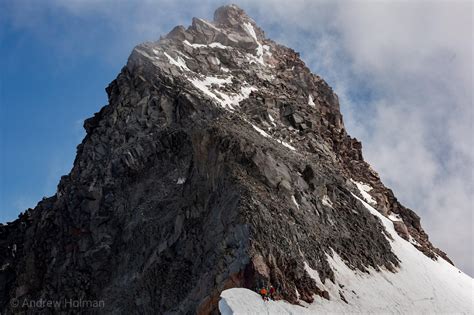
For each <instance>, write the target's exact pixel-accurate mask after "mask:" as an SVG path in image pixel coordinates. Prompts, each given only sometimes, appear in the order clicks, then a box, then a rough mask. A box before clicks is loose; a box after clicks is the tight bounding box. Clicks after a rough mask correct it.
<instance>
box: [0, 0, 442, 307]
mask: <svg viewBox="0 0 474 315" xmlns="http://www.w3.org/2000/svg"><path fill="white" fill-rule="evenodd" d="M107 93H108V97H109V104H108V105H107V106H105V107H103V108H102V109H101V110H100V111H99V112H98V113H96V114H95V115H94V117H92V118H89V119H87V120H86V121H85V123H84V128H85V129H86V131H87V135H86V137H85V138H84V140H83V141H82V143H81V144H80V145H79V146H78V149H77V156H76V160H75V162H74V167H73V169H72V171H71V173H70V174H68V175H66V176H63V177H62V178H61V181H60V183H59V185H58V191H57V193H56V194H55V195H54V196H52V197H50V198H47V199H44V200H42V201H41V202H39V203H38V206H37V207H35V208H34V209H28V210H27V211H26V212H25V213H24V214H22V215H21V216H20V218H19V219H18V220H16V221H15V222H13V223H11V224H9V225H6V226H0V253H1V257H2V261H1V262H0V265H1V266H3V267H2V269H1V270H0V272H1V274H0V276H1V277H0V297H1V298H2V300H0V302H1V303H0V306H1V308H2V309H7V310H11V308H10V306H9V305H10V304H9V303H8V301H10V300H11V299H13V298H15V299H17V298H23V299H24V298H28V299H35V298H39V297H44V296H47V297H54V298H57V299H65V298H78V297H82V298H92V297H94V298H102V299H106V303H105V305H106V310H105V311H107V312H109V313H117V312H118V313H129V312H140V313H181V314H194V313H202V314H208V313H212V312H216V310H217V304H218V300H219V295H220V293H221V292H222V290H224V289H226V288H230V287H236V286H237V287H246V288H252V289H254V288H255V287H256V286H260V285H262V284H264V283H271V284H272V285H273V286H275V287H276V288H278V292H279V295H278V298H279V299H285V300H287V301H289V302H291V303H300V302H301V301H305V302H308V303H309V302H311V301H313V300H314V298H315V297H321V298H323V299H326V300H333V299H345V298H344V296H349V294H352V293H351V292H349V291H348V290H344V289H343V284H342V283H341V284H340V285H341V287H340V291H336V292H339V293H337V294H336V295H334V294H333V293H329V291H328V290H327V289H326V287H325V286H324V283H327V282H329V281H332V282H334V283H335V281H336V275H335V272H334V270H333V268H332V267H331V266H332V265H331V264H330V261H332V260H331V259H332V258H334V257H339V258H340V260H341V261H342V262H343V264H346V265H347V266H349V267H348V268H349V269H350V270H357V271H361V272H366V271H367V270H369V269H370V270H380V269H384V270H388V271H390V272H392V271H396V269H397V268H398V266H399V264H400V259H399V258H398V257H397V255H396V254H395V253H394V252H393V251H392V248H391V245H390V244H391V241H390V238H392V239H393V237H392V236H391V235H390V233H388V232H387V231H386V229H385V227H384V225H383V224H382V222H384V221H382V219H383V220H390V222H393V226H394V229H395V230H396V233H397V235H399V236H400V237H402V238H403V239H405V240H406V241H404V242H407V244H409V246H410V247H413V248H416V251H417V252H422V253H423V254H424V255H426V256H428V257H430V258H432V259H434V260H436V259H439V257H444V258H445V259H447V257H446V255H445V254H444V253H443V252H442V251H440V250H439V249H437V248H435V247H433V246H432V244H431V243H430V242H429V240H428V236H427V235H426V233H425V232H424V231H423V229H422V227H421V224H420V219H419V217H418V216H417V215H416V214H415V213H414V212H413V211H411V210H410V209H407V208H406V207H404V206H402V205H401V204H400V203H399V202H398V201H397V199H396V198H395V196H394V195H393V193H392V191H391V190H389V189H388V188H386V187H385V186H384V185H383V183H382V182H381V181H380V178H379V177H378V175H377V173H376V172H375V171H373V170H372V169H371V168H370V166H369V165H368V164H367V163H366V162H365V161H364V159H363V156H362V146H361V143H360V142H359V141H357V140H356V139H353V138H351V137H350V136H349V135H348V134H347V132H346V130H345V128H344V124H343V119H342V115H341V112H340V110H339V100H338V97H337V95H336V94H335V93H334V91H333V90H332V89H331V87H330V86H329V85H328V84H327V83H326V82H325V81H324V80H323V79H322V78H320V77H319V76H318V75H315V74H313V73H311V71H310V69H309V68H308V67H307V66H306V65H305V63H304V62H303V61H302V60H301V59H300V56H299V54H298V53H297V52H295V51H294V50H292V49H290V48H287V47H285V46H282V45H280V44H278V43H276V42H274V41H272V40H271V39H268V38H265V36H264V34H263V31H261V30H260V28H258V27H257V25H256V24H255V23H254V22H253V20H251V19H250V18H249V17H248V16H247V15H246V14H245V12H244V11H243V10H241V9H240V8H238V7H237V6H235V5H229V6H224V7H221V8H219V9H217V10H216V12H215V15H214V21H213V22H209V21H206V20H203V19H199V18H194V19H193V21H192V24H191V25H190V26H189V27H184V26H177V27H175V28H174V29H173V30H172V31H171V32H170V33H169V34H168V35H166V36H165V37H164V38H162V39H160V40H158V41H154V42H147V43H143V44H140V45H138V46H137V47H135V48H134V50H133V51H132V54H131V55H130V57H129V59H128V62H127V64H126V66H125V67H124V68H123V69H122V71H121V73H120V74H119V75H118V77H117V78H116V79H115V80H114V81H113V82H112V83H111V84H110V85H109V86H108V87H107ZM367 207H376V208H377V210H375V209H374V210H373V211H372V210H371V211H372V212H370V211H368V210H367V209H368V208H367ZM370 209H372V208H370ZM374 213H375V214H374ZM381 218H382V219H381ZM387 235H388V236H387ZM397 237H398V236H397ZM12 248H15V251H14V252H13V251H12ZM311 270H312V271H311ZM338 290H339V289H338ZM330 294H331V295H330ZM339 294H340V296H339ZM15 311H17V310H15Z"/></svg>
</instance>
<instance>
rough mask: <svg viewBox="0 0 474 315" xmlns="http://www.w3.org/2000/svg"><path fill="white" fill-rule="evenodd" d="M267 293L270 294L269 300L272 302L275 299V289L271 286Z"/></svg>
mask: <svg viewBox="0 0 474 315" xmlns="http://www.w3.org/2000/svg"><path fill="white" fill-rule="evenodd" d="M268 293H269V294H270V298H271V299H272V300H274V299H275V288H274V287H273V286H272V285H271V286H270V290H268Z"/></svg>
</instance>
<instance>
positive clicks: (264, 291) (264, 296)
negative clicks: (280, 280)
mask: <svg viewBox="0 0 474 315" xmlns="http://www.w3.org/2000/svg"><path fill="white" fill-rule="evenodd" d="M259 293H260V295H261V296H262V299H263V300H264V301H267V300H268V291H267V289H266V288H265V287H263V288H261V289H260V291H259Z"/></svg>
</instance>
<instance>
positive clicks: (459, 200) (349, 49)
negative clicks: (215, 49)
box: [0, 0, 474, 274]
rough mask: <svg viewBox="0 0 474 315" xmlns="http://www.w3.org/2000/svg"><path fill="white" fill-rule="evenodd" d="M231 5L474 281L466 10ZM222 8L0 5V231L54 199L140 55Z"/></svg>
mask: <svg viewBox="0 0 474 315" xmlns="http://www.w3.org/2000/svg"><path fill="white" fill-rule="evenodd" d="M234 2H236V3H237V4H238V5H239V6H241V7H242V8H244V9H245V10H246V11H247V13H248V14H249V15H250V16H252V17H254V19H255V20H256V21H257V24H259V25H260V26H262V28H263V29H264V30H265V31H266V34H267V36H268V37H271V38H272V39H274V40H276V41H279V42H281V43H283V44H286V45H288V46H290V47H292V48H294V49H295V50H297V51H299V52H301V55H302V58H303V60H304V61H305V62H306V63H307V64H308V66H309V67H310V68H311V69H312V70H313V72H315V73H318V74H320V75H322V76H323V77H324V78H325V79H326V80H327V81H328V82H329V83H330V85H331V86H333V88H334V89H335V91H336V92H337V93H338V95H339V98H340V101H341V110H342V112H343V115H344V120H345V124H346V127H347V129H348V131H349V133H350V134H351V135H353V136H355V137H357V138H358V139H360V140H362V143H363V150H364V157H365V158H366V160H368V161H369V162H370V163H371V165H372V166H373V167H374V169H375V170H377V171H378V172H379V174H380V175H381V177H382V179H383V181H384V183H385V184H386V185H387V186H389V187H390V188H392V189H393V190H394V192H395V194H396V195H397V197H398V198H399V199H400V200H401V201H402V202H403V203H404V204H405V205H407V206H409V207H411V208H412V209H414V210H415V211H416V212H417V213H418V214H419V215H420V216H421V218H422V225H423V226H424V227H425V229H426V230H427V232H428V233H429V235H430V238H431V240H432V241H433V242H434V243H435V245H437V246H439V247H441V248H442V249H443V250H446V251H447V252H448V254H449V255H450V256H451V257H452V258H453V259H454V261H455V262H456V263H458V264H459V266H461V268H462V269H464V270H466V271H468V272H470V273H471V274H472V273H473V266H472V265H473V261H472V256H473V252H472V247H473V234H472V224H473V216H472V209H473V199H472V196H473V195H474V189H473V184H472V182H473V181H472V179H473V167H472V166H473V161H474V153H473V149H472V148H473V142H472V136H471V134H472V132H473V130H472V118H473V109H472V28H473V25H472V3H471V2H469V1H452V2H449V3H448V2H446V1H423V2H417V1H411V2H390V3H389V2H386V1H379V2H373V1H365V2H364V1H358V2H351V3H349V2H339V1H305V0H295V1H293V2H291V4H289V3H287V1H279V0H274V1H271V0H261V1H250V0H241V1H234ZM224 3H225V2H223V1H208V0H203V1H188V0H186V1H172V0H157V1H151V0H143V1H139V2H138V1H131V0H130V1H125V0H122V1H112V0H103V1H95V0H81V1H80V0H69V1H61V0H44V1H33V0H3V1H1V2H0V41H1V46H0V56H1V58H0V66H1V73H0V75H1V87H0V88H1V91H0V93H1V94H0V222H5V221H10V220H13V219H15V218H16V217H17V215H18V213H19V212H20V211H23V210H24V209H26V208H27V207H34V206H35V205H36V202H37V201H39V200H40V199H41V198H42V197H43V196H50V195H52V194H54V192H55V189H56V185H57V183H58V181H59V178H60V176H61V175H64V174H66V173H68V172H69V170H70V168H71V167H72V163H73V160H74V156H75V150H76V146H77V145H78V144H79V143H80V141H81V139H82V137H83V135H84V132H83V129H82V121H83V120H84V119H85V118H87V117H90V116H92V115H93V113H94V112H97V111H98V110H99V109H100V108H101V107H102V106H103V105H105V104H106V103H107V99H106V94H105V91H104V89H105V87H106V86H107V85H108V84H109V82H110V81H112V80H113V79H114V78H115V76H116V75H117V74H118V73H119V71H120V69H121V67H122V66H123V65H124V64H125V63H126V60H127V57H128V55H129V53H130V51H131V49H132V48H133V46H134V45H136V44H138V43H140V42H143V41H146V40H156V39H158V38H159V36H160V35H163V34H166V33H167V32H168V31H169V30H171V28H172V27H173V26H175V25H178V24H183V25H185V26H187V25H189V24H190V22H191V18H192V17H193V16H198V17H202V18H207V19H211V18H212V14H213V11H214V9H215V8H217V7H218V6H219V5H221V4H224Z"/></svg>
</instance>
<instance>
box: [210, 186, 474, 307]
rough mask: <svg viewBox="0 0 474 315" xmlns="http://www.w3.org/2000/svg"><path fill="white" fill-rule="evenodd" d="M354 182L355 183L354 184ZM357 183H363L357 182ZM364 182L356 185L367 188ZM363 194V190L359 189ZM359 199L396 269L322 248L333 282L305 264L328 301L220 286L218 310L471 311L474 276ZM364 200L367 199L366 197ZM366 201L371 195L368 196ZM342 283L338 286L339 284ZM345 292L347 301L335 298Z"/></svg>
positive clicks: (473, 300)
mask: <svg viewBox="0 0 474 315" xmlns="http://www.w3.org/2000/svg"><path fill="white" fill-rule="evenodd" d="M358 186H359V185H358ZM361 186H362V185H361ZM364 188H366V187H359V189H360V190H361V191H364V192H365V193H367V191H366V190H367V189H364ZM362 195H363V196H364V197H365V195H364V194H362ZM354 198H356V199H358V200H359V201H360V202H361V203H362V204H363V205H364V206H365V208H366V209H367V211H369V212H370V213H372V214H373V215H375V216H377V217H378V218H379V219H380V220H381V221H382V223H383V225H384V227H385V229H386V230H387V232H388V233H389V234H390V235H391V236H392V238H393V240H390V239H388V238H387V239H388V240H389V242H390V244H391V246H392V251H393V252H394V253H395V254H396V255H397V257H398V258H399V259H400V261H401V263H400V267H399V268H398V271H397V272H396V273H392V272H390V271H388V270H385V269H383V268H381V269H382V270H381V271H379V272H377V271H375V270H374V269H373V268H369V272H370V273H369V274H367V273H363V272H359V271H353V270H351V269H350V268H349V267H347V265H346V264H345V263H344V262H343V261H342V259H341V258H340V257H339V256H338V255H337V254H336V253H335V252H332V253H327V254H326V255H327V257H328V261H329V263H330V265H331V268H332V269H333V270H334V273H335V280H336V283H333V282H332V281H330V280H328V279H327V280H326V281H325V284H323V283H322V282H321V280H320V279H319V277H318V274H317V272H316V271H315V270H312V269H311V268H310V267H309V266H308V265H307V264H305V268H306V270H307V272H308V273H309V274H310V276H311V277H313V279H315V281H316V283H317V284H318V287H319V288H321V289H323V290H327V291H328V292H329V294H330V300H326V299H323V298H321V297H319V296H315V297H314V298H315V300H314V302H313V303H311V304H308V303H305V302H303V301H301V306H299V305H292V304H289V303H288V302H285V301H267V302H264V301H263V300H262V298H261V297H260V296H259V295H258V294H257V293H255V292H253V291H251V290H247V289H243V288H234V289H229V290H225V291H223V292H222V294H221V300H220V302H219V310H220V311H221V313H222V314H224V315H230V314H235V315H237V314H239V315H243V314H321V313H324V314H330V313H333V314H348V313H352V314H354V313H356V314H361V313H363V314H393V313H396V314H433V313H437V314H453V313H454V314H474V305H473V303H474V290H473V279H472V278H471V277H470V276H468V275H466V274H464V273H463V272H462V271H460V270H459V269H457V268H456V267H454V266H452V265H451V264H449V263H448V262H447V261H445V260H444V259H442V258H438V260H437V261H434V260H432V259H430V258H428V257H426V256H425V255H424V254H423V253H421V252H420V251H419V250H417V249H416V248H415V247H414V246H413V244H411V243H410V242H407V241H405V240H404V239H402V238H401V237H400V236H398V234H397V233H396V232H395V229H394V227H393V223H392V221H391V220H390V219H388V218H386V217H384V216H383V215H382V214H380V213H379V212H378V211H377V210H375V209H374V208H373V207H372V206H371V205H370V204H368V203H367V202H365V201H364V200H362V199H360V198H359V197H357V196H356V195H354ZM367 199H369V198H367ZM369 200H370V199H369ZM339 284H341V285H343V288H342V289H341V287H340V286H339ZM340 294H342V295H343V296H344V298H345V299H346V300H347V302H348V303H345V302H344V301H343V300H341V298H340Z"/></svg>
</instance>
